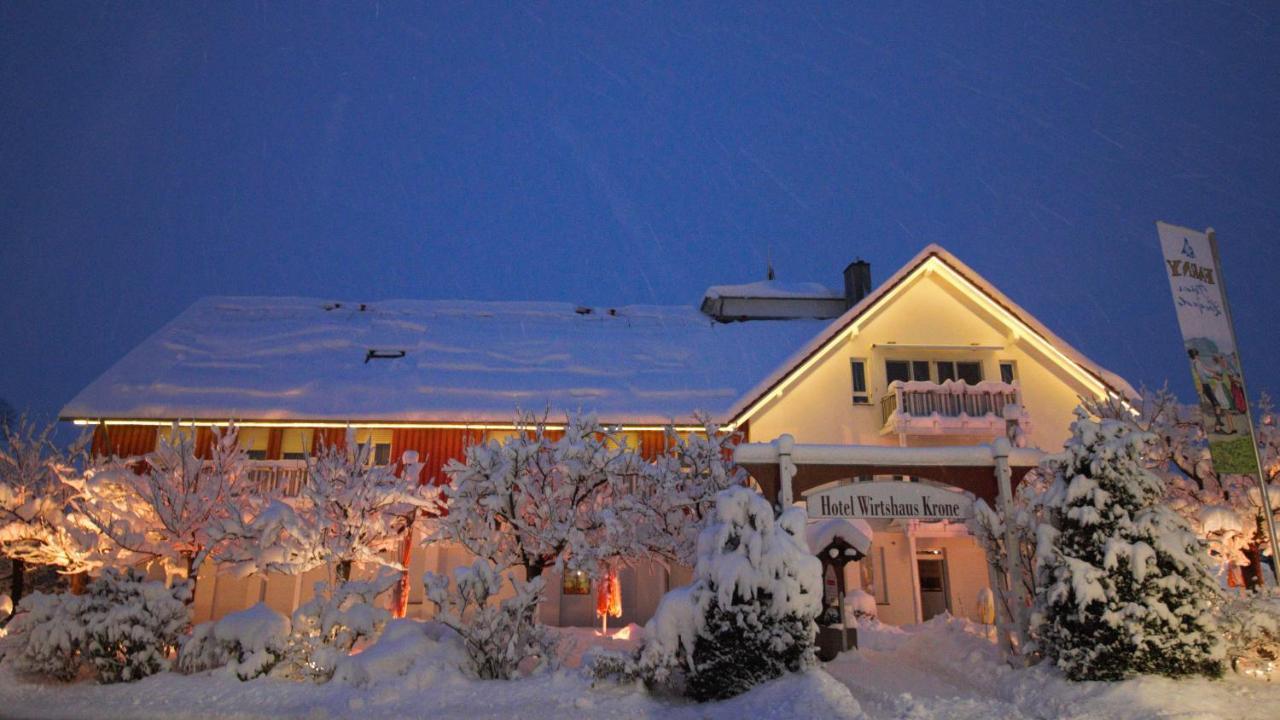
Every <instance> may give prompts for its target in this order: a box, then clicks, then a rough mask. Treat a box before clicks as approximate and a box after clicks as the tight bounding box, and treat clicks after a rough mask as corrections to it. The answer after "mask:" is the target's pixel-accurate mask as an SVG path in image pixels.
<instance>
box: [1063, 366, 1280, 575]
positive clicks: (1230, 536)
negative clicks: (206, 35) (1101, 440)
mask: <svg viewBox="0 0 1280 720" xmlns="http://www.w3.org/2000/svg"><path fill="white" fill-rule="evenodd" d="M1085 407H1086V408H1087V409H1088V410H1089V412H1090V413H1092V414H1093V415H1095V416H1097V417H1102V418H1107V419H1112V420H1117V421H1120V422H1123V423H1125V424H1127V425H1129V426H1130V427H1133V428H1135V429H1137V430H1140V431H1142V432H1146V433H1150V434H1151V435H1153V436H1154V440H1153V442H1151V443H1150V444H1149V445H1148V450H1147V452H1146V454H1145V455H1144V456H1143V462H1144V464H1145V466H1146V467H1148V468H1149V469H1150V470H1152V471H1153V472H1155V473H1156V474H1157V475H1159V476H1160V477H1161V479H1163V480H1164V482H1165V488H1166V493H1165V500H1166V502H1167V503H1168V504H1169V506H1170V507H1172V508H1173V509H1174V510H1175V511H1177V512H1178V514H1179V515H1182V516H1183V517H1184V518H1186V520H1187V522H1189V523H1190V524H1191V527H1192V528H1193V529H1194V530H1195V531H1196V533H1197V534H1198V535H1200V537H1202V538H1204V539H1205V541H1206V542H1207V543H1208V547H1209V552H1210V554H1211V555H1212V557H1213V558H1214V559H1215V561H1216V562H1217V564H1218V569H1219V571H1220V572H1225V571H1226V569H1227V565H1228V564H1235V565H1237V566H1240V567H1242V568H1244V570H1245V579H1246V581H1247V583H1248V585H1249V586H1250V587H1254V586H1256V585H1257V584H1258V580H1259V573H1260V563H1261V561H1262V548H1263V547H1265V545H1266V541H1265V532H1264V530H1263V527H1264V525H1263V523H1264V521H1265V515H1264V514H1263V507H1262V501H1261V493H1260V492H1259V490H1258V481H1257V478H1255V477H1252V476H1247V475H1233V474H1224V475H1220V474H1218V473H1217V472H1215V471H1214V467H1213V459H1212V457H1211V456H1210V454H1209V445H1208V442H1207V439H1206V438H1205V435H1204V431H1203V430H1202V428H1201V426H1200V412H1201V411H1200V408H1199V406H1190V405H1182V404H1179V402H1178V399H1177V397H1176V396H1175V395H1173V393H1171V392H1169V390H1168V388H1161V389H1160V390H1156V391H1147V390H1144V392H1143V395H1142V399H1141V401H1140V402H1138V403H1137V404H1136V405H1129V404H1126V403H1124V402H1121V401H1120V400H1118V399H1115V398H1112V399H1109V400H1104V401H1088V402H1086V404H1085ZM1257 410H1258V412H1257V416H1258V418H1259V423H1258V427H1257V428H1256V432H1257V438H1258V448H1259V454H1260V456H1261V457H1262V469H1263V474H1264V476H1265V477H1266V479H1267V482H1268V485H1269V489H1270V494H1271V501H1272V504H1273V506H1274V507H1273V508H1272V511H1273V512H1275V513H1278V517H1280V427H1277V423H1276V416H1275V412H1274V411H1273V409H1272V408H1271V403H1270V401H1269V400H1268V399H1267V398H1266V397H1265V396H1264V397H1263V398H1262V400H1261V401H1260V402H1259V403H1258V406H1257Z"/></svg>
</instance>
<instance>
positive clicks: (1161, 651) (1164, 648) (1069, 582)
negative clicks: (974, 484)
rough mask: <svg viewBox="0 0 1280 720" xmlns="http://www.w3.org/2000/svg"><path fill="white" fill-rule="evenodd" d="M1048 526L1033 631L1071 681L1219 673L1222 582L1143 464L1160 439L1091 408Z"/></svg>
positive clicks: (1081, 422) (1051, 500) (1059, 468)
mask: <svg viewBox="0 0 1280 720" xmlns="http://www.w3.org/2000/svg"><path fill="white" fill-rule="evenodd" d="M1071 429H1072V437H1071V439H1070V440H1068V441H1067V444H1066V448H1065V450H1064V452H1063V453H1061V454H1059V455H1056V456H1053V457H1052V458H1050V459H1048V460H1046V463H1045V465H1046V467H1047V469H1048V471H1049V472H1050V473H1052V476H1053V483H1052V486H1051V487H1050V488H1049V490H1048V491H1047V495H1046V497H1045V499H1044V507H1045V508H1046V509H1047V510H1048V515H1049V521H1050V522H1049V523H1042V524H1041V525H1040V526H1039V538H1038V543H1037V553H1036V555H1037V561H1038V562H1037V566H1036V593H1035V600H1036V602H1035V608H1034V611H1033V613H1032V618H1031V632H1032V635H1033V637H1034V638H1035V640H1036V641H1037V643H1038V644H1039V649H1040V650H1042V651H1043V652H1044V653H1045V654H1046V655H1047V656H1048V657H1051V658H1053V660H1054V661H1055V662H1056V663H1057V665H1058V666H1059V667H1060V668H1062V669H1063V671H1064V672H1066V674H1067V677H1069V678H1071V679H1073V680H1118V679H1123V678H1126V677H1129V676H1131V675H1134V674H1139V673H1152V674H1161V675H1168V676H1171V677H1179V676H1185V675H1197V674H1198V675H1210V676H1216V675H1219V674H1220V673H1221V664H1220V663H1219V661H1218V659H1217V656H1216V654H1215V653H1216V646H1217V638H1216V625H1215V621H1214V610H1215V604H1216V603H1217V602H1218V601H1219V600H1220V594H1219V590H1218V585H1217V583H1216V582H1215V581H1214V578H1213V574H1212V572H1211V570H1210V568H1209V565H1208V562H1209V559H1208V556H1207V555H1206V553H1205V549H1204V545H1203V543H1202V542H1201V541H1200V539H1199V538H1197V537H1196V535H1195V534H1194V533H1193V532H1192V530H1191V528H1190V527H1189V526H1188V525H1187V523H1186V521H1185V520H1183V519H1182V518H1181V517H1180V516H1179V515H1178V514H1177V513H1175V512H1173V511H1172V510H1171V509H1169V508H1168V507H1167V506H1166V505H1165V504H1164V503H1163V502H1162V498H1163V495H1164V484H1163V483H1162V482H1161V480H1160V478H1159V477H1157V476H1156V475H1155V474H1153V473H1152V472H1151V471H1150V470H1148V469H1147V468H1146V467H1145V464H1144V460H1143V457H1144V455H1145V454H1146V453H1148V452H1149V450H1150V449H1149V446H1150V445H1151V443H1152V442H1153V441H1154V438H1153V437H1152V436H1151V435H1150V434H1148V433H1142V432H1137V431H1135V430H1133V429H1132V428H1131V427H1129V426H1127V425H1126V424H1124V423H1122V422H1119V421H1116V420H1105V419H1104V420H1102V421H1100V422H1099V421H1094V420H1091V419H1089V418H1088V417H1087V414H1086V413H1085V412H1084V411H1083V410H1077V419H1076V421H1075V422H1074V423H1073V424H1072V426H1071Z"/></svg>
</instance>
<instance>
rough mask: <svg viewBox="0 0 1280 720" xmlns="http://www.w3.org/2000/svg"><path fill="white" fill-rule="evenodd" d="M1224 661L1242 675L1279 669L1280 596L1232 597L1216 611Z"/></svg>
mask: <svg viewBox="0 0 1280 720" xmlns="http://www.w3.org/2000/svg"><path fill="white" fill-rule="evenodd" d="M1218 626H1219V627H1220V628H1221V629H1222V639H1223V645H1224V648H1223V649H1224V651H1225V654H1226V659H1227V662H1228V663H1230V665H1231V669H1232V670H1235V671H1236V672H1238V673H1241V674H1244V675H1256V676H1263V677H1267V679H1270V674H1271V673H1272V672H1274V671H1276V670H1278V669H1280V595H1274V594H1273V595H1264V594H1261V593H1254V594H1250V595H1247V596H1245V597H1238V598H1232V599H1231V600H1230V601H1228V602H1227V603H1226V604H1225V605H1223V607H1222V609H1221V610H1220V611H1219V613H1218Z"/></svg>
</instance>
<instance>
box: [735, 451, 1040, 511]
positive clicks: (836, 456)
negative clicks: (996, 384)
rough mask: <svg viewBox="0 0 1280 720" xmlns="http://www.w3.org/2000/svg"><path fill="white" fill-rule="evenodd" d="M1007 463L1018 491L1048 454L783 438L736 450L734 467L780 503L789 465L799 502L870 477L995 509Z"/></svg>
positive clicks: (792, 493)
mask: <svg viewBox="0 0 1280 720" xmlns="http://www.w3.org/2000/svg"><path fill="white" fill-rule="evenodd" d="M1005 457H1007V458H1008V466H1009V471H1010V480H1011V481H1012V484H1013V485H1014V486H1016V485H1017V483H1018V482H1019V481H1021V480H1022V478H1023V476H1025V475H1026V474H1027V471H1028V470H1030V469H1031V468H1034V467H1036V466H1037V465H1039V464H1040V460H1041V458H1043V457H1044V453H1043V452H1041V451H1039V450H1033V449H1029V448H1011V447H1009V445H1008V442H1007V441H1005V440H1004V439H1003V438H999V439H997V440H996V442H994V443H991V444H990V445H966V446H950V447H894V446H882V445H807V444H800V443H796V442H794V440H792V438H791V436H790V435H783V436H782V437H779V438H778V439H776V440H774V441H772V442H767V443H745V444H742V445H739V446H738V447H737V448H736V449H735V450H734V461H735V462H737V464H738V465H739V466H741V467H742V468H744V469H745V470H746V471H747V472H748V473H750V474H751V477H753V478H755V480H756V482H758V483H759V484H760V488H761V489H762V490H763V491H764V495H765V497H767V498H769V499H770V500H771V501H774V502H777V500H778V496H779V493H780V492H781V490H782V488H781V480H780V474H781V473H780V471H779V469H780V468H781V467H782V466H783V462H784V461H785V460H788V459H789V462H790V464H791V465H793V466H794V475H793V476H792V478H791V492H790V493H783V494H786V495H791V496H792V497H800V496H801V495H803V494H804V493H805V492H807V491H809V490H812V489H813V488H816V487H818V486H820V485H825V484H827V483H830V482H833V481H836V480H844V479H851V478H855V477H858V476H870V475H911V476H915V477H920V478H923V479H926V480H932V481H934V482H937V483H941V484H944V485H951V486H954V487H958V488H961V489H962V490H967V491H968V492H971V493H973V494H974V495H976V496H977V497H980V498H982V499H984V500H986V501H987V502H988V503H991V504H994V503H995V502H996V499H997V495H998V485H997V481H996V473H995V468H996V464H997V458H1001V459H1003V458H1005Z"/></svg>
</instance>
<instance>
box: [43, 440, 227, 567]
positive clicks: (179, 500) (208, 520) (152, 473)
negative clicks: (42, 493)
mask: <svg viewBox="0 0 1280 720" xmlns="http://www.w3.org/2000/svg"><path fill="white" fill-rule="evenodd" d="M194 436H195V433H194V432H184V431H183V430H182V429H181V428H180V427H179V426H178V425H176V424H175V425H174V426H173V429H172V431H171V432H170V433H168V434H167V435H166V434H164V433H161V434H160V438H159V445H158V446H157V448H156V450H155V451H154V452H152V453H149V454H147V455H146V456H145V458H144V461H143V462H141V463H134V464H133V465H129V464H126V463H124V462H122V461H120V460H119V459H111V460H103V461H99V462H97V463H95V464H94V465H93V466H92V467H90V468H88V469H87V470H86V471H85V472H84V474H83V475H82V476H81V477H78V478H73V479H68V480H67V482H68V483H69V484H70V485H72V486H73V487H74V488H75V490H76V492H75V494H74V495H73V497H72V498H71V504H72V507H74V508H75V510H76V511H77V512H78V513H79V515H80V516H82V517H83V518H85V520H86V521H87V522H88V523H89V524H90V525H91V526H92V527H93V528H94V529H95V530H97V531H98V532H99V533H101V534H102V535H103V536H104V537H106V538H107V539H109V540H110V541H111V543H112V544H113V545H115V546H116V547H118V548H119V549H121V550H123V551H125V552H127V553H129V554H131V555H132V556H134V557H135V558H137V559H138V560H141V561H146V562H157V563H160V564H161V566H162V567H163V568H164V570H165V573H166V575H169V576H174V575H180V576H182V577H185V578H188V579H190V580H192V581H193V582H194V581H195V578H196V573H197V572H198V571H199V569H200V566H201V565H202V564H203V563H204V561H205V560H206V559H207V558H208V557H209V555H210V554H211V553H212V552H213V551H214V550H215V549H216V548H217V547H218V546H219V544H220V543H221V542H222V541H223V534H222V528H223V525H224V523H226V522H227V521H229V520H234V519H236V518H238V517H239V516H240V515H241V513H242V512H243V505H244V503H246V502H248V501H249V496H248V494H247V493H243V492H241V488H240V482H241V480H242V478H243V476H244V470H245V461H246V459H247V456H246V455H245V453H244V451H243V450H241V449H240V448H239V446H238V445H237V443H236V439H237V438H236V436H237V432H236V428H235V425H234V424H230V425H228V426H227V427H226V428H225V429H224V430H223V431H222V432H221V433H217V434H215V437H214V441H213V442H212V443H211V446H210V448H209V457H208V458H207V459H205V458H201V457H199V455H198V454H197V452H196V442H195V438H194Z"/></svg>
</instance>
